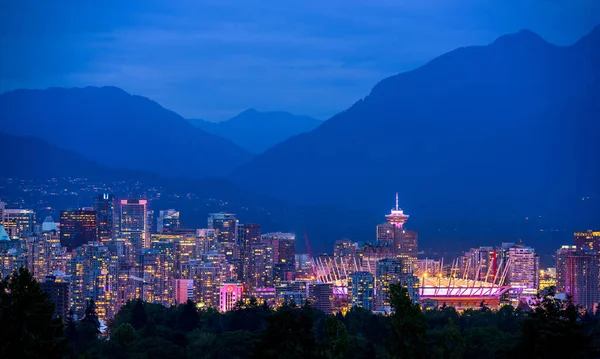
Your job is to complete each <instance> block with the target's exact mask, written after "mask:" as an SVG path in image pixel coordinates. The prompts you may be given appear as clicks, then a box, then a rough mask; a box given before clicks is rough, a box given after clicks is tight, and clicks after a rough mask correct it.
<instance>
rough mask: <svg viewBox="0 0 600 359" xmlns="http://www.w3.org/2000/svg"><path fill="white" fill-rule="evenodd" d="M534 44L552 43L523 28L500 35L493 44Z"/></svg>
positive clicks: (545, 44) (511, 45)
mask: <svg viewBox="0 0 600 359" xmlns="http://www.w3.org/2000/svg"><path fill="white" fill-rule="evenodd" d="M533 45H543V46H547V45H550V43H549V42H548V41H546V40H544V39H543V38H542V37H541V36H540V35H538V34H536V33H535V32H533V31H531V30H528V29H522V30H519V31H517V32H515V33H512V34H507V35H503V36H500V37H499V38H497V39H496V40H495V41H494V42H493V43H492V45H491V46H510V47H514V46H518V47H522V46H533Z"/></svg>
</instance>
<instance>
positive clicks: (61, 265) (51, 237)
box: [27, 231, 68, 282]
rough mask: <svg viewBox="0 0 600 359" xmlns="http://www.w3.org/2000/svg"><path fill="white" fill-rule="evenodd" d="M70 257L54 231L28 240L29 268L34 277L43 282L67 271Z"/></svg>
mask: <svg viewBox="0 0 600 359" xmlns="http://www.w3.org/2000/svg"><path fill="white" fill-rule="evenodd" d="M67 260H68V255H67V251H66V248H65V247H63V246H61V245H60V240H59V238H58V234H57V233H56V232H54V231H52V232H46V233H43V234H40V235H38V236H31V237H29V238H27V267H28V269H29V272H30V273H31V274H32V275H33V277H34V278H35V279H36V280H37V281H39V282H43V281H44V280H45V279H46V276H48V275H51V274H52V273H54V272H56V271H59V272H63V273H65V272H66V271H67Z"/></svg>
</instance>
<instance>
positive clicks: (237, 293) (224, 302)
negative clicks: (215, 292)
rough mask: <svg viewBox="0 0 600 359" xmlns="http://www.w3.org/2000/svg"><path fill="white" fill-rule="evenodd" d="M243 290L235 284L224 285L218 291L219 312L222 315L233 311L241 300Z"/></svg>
mask: <svg viewBox="0 0 600 359" xmlns="http://www.w3.org/2000/svg"><path fill="white" fill-rule="evenodd" d="M243 292H244V288H243V286H242V284H240V283H237V282H227V283H224V284H223V285H222V286H221V288H220V290H219V311H221V312H222V313H224V312H228V311H230V310H233V309H234V308H235V306H236V305H237V303H238V302H240V301H241V300H242V293H243Z"/></svg>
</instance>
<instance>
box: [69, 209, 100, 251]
mask: <svg viewBox="0 0 600 359" xmlns="http://www.w3.org/2000/svg"><path fill="white" fill-rule="evenodd" d="M97 240H98V224H97V223H96V212H95V211H93V210H89V209H74V210H68V211H61V212H60V244H61V245H63V246H64V247H66V248H67V250H68V251H70V250H72V249H73V248H75V247H79V246H81V245H83V244H86V243H88V242H95V241H97Z"/></svg>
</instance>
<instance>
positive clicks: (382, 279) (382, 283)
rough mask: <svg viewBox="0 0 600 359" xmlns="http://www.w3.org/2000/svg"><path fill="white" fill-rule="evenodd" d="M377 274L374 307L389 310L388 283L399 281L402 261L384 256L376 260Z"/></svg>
mask: <svg viewBox="0 0 600 359" xmlns="http://www.w3.org/2000/svg"><path fill="white" fill-rule="evenodd" d="M376 271H377V275H376V277H375V282H376V290H375V298H376V301H375V308H376V309H377V310H385V311H389V307H390V285H391V284H397V283H399V282H400V278H401V277H402V275H403V273H402V262H401V261H400V260H399V259H396V258H385V259H381V260H379V261H377V269H376Z"/></svg>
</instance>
